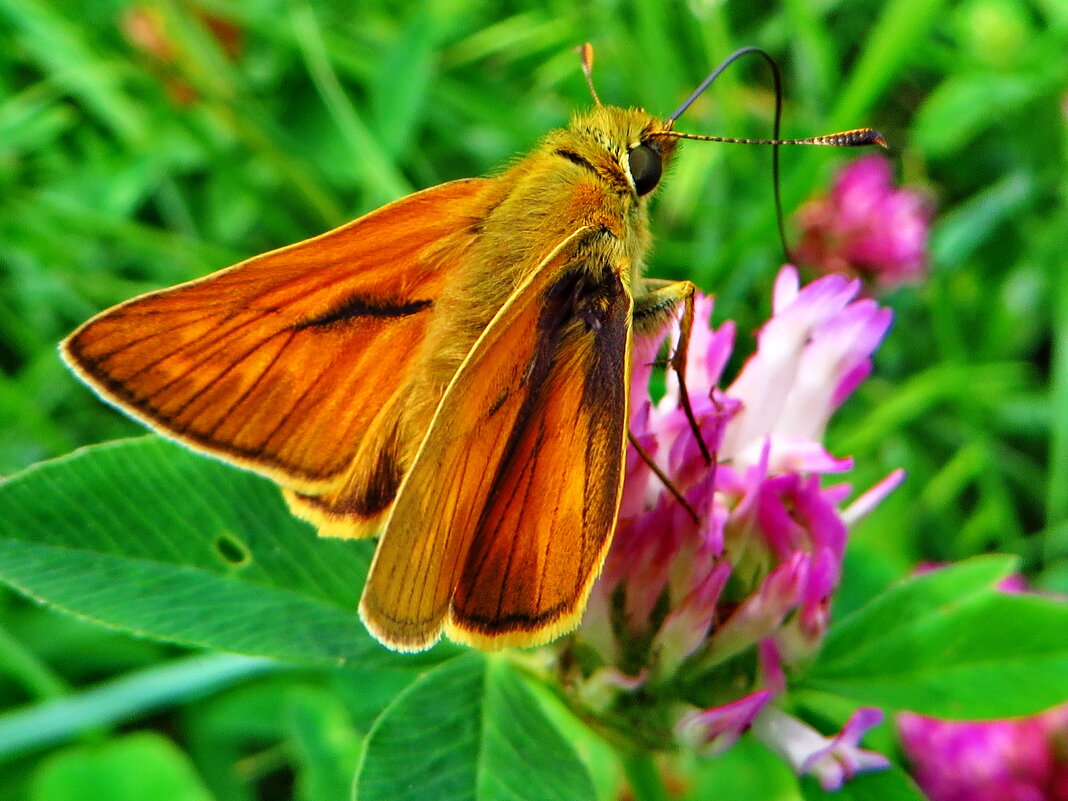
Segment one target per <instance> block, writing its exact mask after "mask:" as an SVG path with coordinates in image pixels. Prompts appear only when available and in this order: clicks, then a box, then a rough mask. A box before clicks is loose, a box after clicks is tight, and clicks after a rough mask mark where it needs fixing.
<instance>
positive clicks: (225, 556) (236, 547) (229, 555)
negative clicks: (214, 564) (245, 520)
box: [215, 533, 252, 567]
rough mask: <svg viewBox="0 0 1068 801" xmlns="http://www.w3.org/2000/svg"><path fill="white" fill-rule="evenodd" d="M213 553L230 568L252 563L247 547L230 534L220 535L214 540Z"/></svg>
mask: <svg viewBox="0 0 1068 801" xmlns="http://www.w3.org/2000/svg"><path fill="white" fill-rule="evenodd" d="M215 552H216V553H217V554H219V556H220V557H222V560H223V561H224V562H226V563H227V564H228V565H230V566H232V567H244V566H245V565H247V564H248V563H249V562H251V561H252V553H251V552H250V551H249V549H248V546H247V545H245V543H244V542H242V541H241V539H240V538H238V537H236V536H234V535H233V534H230V533H226V534H220V535H219V536H218V537H216V538H215Z"/></svg>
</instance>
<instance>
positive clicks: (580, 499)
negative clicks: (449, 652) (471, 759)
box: [61, 46, 877, 651]
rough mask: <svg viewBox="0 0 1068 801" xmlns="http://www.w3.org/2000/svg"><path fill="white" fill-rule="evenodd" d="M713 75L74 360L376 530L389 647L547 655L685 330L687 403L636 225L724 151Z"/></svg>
mask: <svg viewBox="0 0 1068 801" xmlns="http://www.w3.org/2000/svg"><path fill="white" fill-rule="evenodd" d="M744 52H748V49H747V50H746V51H739V53H736V54H735V55H734V56H732V59H731V60H733V58H736V57H737V56H738V55H740V54H744ZM729 61H730V60H728V62H725V64H726V63H729ZM583 64H584V68H585V71H586V75H587V79H589V74H590V65H591V64H592V51H590V50H589V49H588V46H587V48H584V49H583ZM724 66H725V65H724ZM721 69H722V67H721ZM716 74H718V71H717V72H716V73H713V75H712V76H710V79H709V81H706V82H705V84H703V85H702V87H701V88H700V89H699V90H698V91H697V92H695V93H694V94H693V95H692V96H691V98H690V100H689V101H687V103H686V104H684V105H683V106H682V107H681V108H680V109H679V110H678V111H677V112H676V113H675V114H673V115H672V116H670V117H668V118H666V119H661V118H658V117H657V116H654V115H652V114H649V113H647V112H645V111H644V110H641V109H624V108H618V107H614V106H607V105H602V104H601V103H600V101H599V99H598V98H597V95H596V92H595V91H593V86H592V81H590V88H591V91H592V92H593V96H594V100H595V101H596V105H595V106H594V107H593V108H592V109H591V110H589V111H587V112H583V113H579V114H576V115H575V116H574V118H573V119H572V121H571V123H570V125H568V126H567V127H566V128H561V129H559V130H554V131H551V132H550V133H549V134H547V135H546V136H545V137H544V138H543V139H542V140H541V142H540V143H539V144H538V145H537V146H536V147H535V148H534V150H533V151H532V152H531V153H530V154H528V155H527V156H526V157H524V158H523V159H522V160H520V161H518V162H516V163H515V164H513V166H511V167H509V168H508V169H506V170H504V171H503V172H501V173H499V174H497V175H495V176H493V177H488V178H475V179H468V180H457V181H452V182H449V183H446V184H442V185H440V186H436V187H433V188H430V189H425V190H423V191H420V192H416V193H414V194H412V195H409V196H407V197H404V198H402V199H400V200H397V201H395V202H393V203H390V204H388V205H386V206H384V207H382V208H380V209H378V210H376V211H373V212H371V213H369V214H367V215H365V216H363V217H360V218H359V219H357V220H354V221H353V222H350V223H348V224H347V225H343V226H341V227H340V228H337V229H335V230H333V231H330V232H328V233H325V234H322V235H321V236H317V237H314V238H312V239H308V240H306V241H304V242H300V243H297V244H294V245H290V246H288V247H283V248H280V249H278V250H274V251H271V252H269V253H265V254H263V255H259V256H256V257H254V258H251V259H248V260H247V261H243V262H241V263H240V264H237V265H234V266H232V267H229V268H227V269H224V270H221V271H219V272H216V273H214V274H211V275H208V276H206V277H204V278H199V279H196V280H193V281H190V282H188V283H184V284H180V285H178V286H175V287H172V288H169V289H163V290H160V291H156V292H150V293H148V294H145V295H142V296H140V297H136V298H133V299H132V300H129V301H126V302H125V303H121V304H119V305H118V306H115V307H114V308H112V309H109V310H107V311H104V312H103V313H101V314H99V315H97V316H95V317H93V318H92V319H90V320H89V321H88V322H86V323H85V324H83V325H82V326H81V327H80V328H78V329H77V330H76V331H75V332H74V333H72V334H71V335H70V336H69V337H68V338H67V339H66V340H65V341H64V342H63V343H62V345H61V353H62V355H63V358H64V359H65V361H66V362H67V364H68V365H69V366H70V367H71V369H72V370H73V371H74V372H75V373H76V374H77V375H78V376H79V377H80V378H81V379H82V380H83V381H85V382H86V383H87V384H88V385H89V386H90V387H91V388H92V389H94V390H95V391H96V392H97V393H98V394H99V395H100V396H101V397H102V398H103V399H105V400H106V401H108V402H110V403H112V404H114V405H115V406H117V407H118V408H120V409H121V410H123V411H124V412H126V413H127V414H129V415H131V416H132V417H134V418H136V419H138V420H140V421H141V422H143V423H144V424H146V425H147V426H149V427H150V428H152V429H153V430H155V431H157V432H159V433H160V434H162V435H163V436H166V437H169V438H171V439H173V440H176V441H178V442H180V443H182V444H184V445H187V446H188V447H190V448H192V449H194V450H197V451H200V452H203V453H206V454H210V455H212V456H214V457H217V458H219V459H221V460H223V461H225V462H229V463H231V464H234V465H237V466H239V467H242V468H245V469H248V470H251V471H253V472H256V473H259V474H261V475H264V476H266V477H268V478H269V479H271V480H273V481H275V482H277V483H278V484H279V485H280V486H281V488H282V491H283V493H284V495H285V498H286V500H287V502H288V504H289V507H290V509H291V510H292V512H293V513H294V514H295V515H297V516H299V517H301V518H303V519H305V520H308V521H310V522H311V523H313V524H314V525H315V526H317V527H318V530H319V533H320V534H323V535H326V536H332V537H366V536H372V535H374V534H378V533H380V534H381V538H380V541H379V543H378V545H377V549H376V551H375V555H374V559H373V562H372V564H371V568H370V572H369V575H368V579H367V583H366V586H365V588H364V591H363V596H362V599H361V601H360V607H359V612H360V615H361V617H362V619H363V621H364V622H365V624H366V626H367V628H368V630H369V631H370V632H371V634H373V635H374V636H375V637H376V638H377V639H378V640H379V641H381V642H382V643H383V644H384V645H386V646H388V647H389V648H392V649H395V650H398V651H419V650H423V649H426V648H429V647H430V646H431V645H433V644H434V643H435V642H436V641H437V640H438V639H439V638H440V637H441V635H442V634H443V633H444V634H446V635H447V636H448V637H449V638H450V639H452V640H455V641H457V642H461V643H466V644H469V645H472V646H476V647H479V648H485V649H496V648H501V647H504V646H509V645H524V646H526V645H536V644H540V643H544V642H547V641H549V640H552V639H554V638H556V637H558V636H560V635H562V634H564V633H566V632H569V631H571V630H572V629H574V628H575V627H576V626H577V624H578V622H579V619H580V617H581V614H582V611H583V609H584V607H585V605H586V601H587V598H588V596H589V594H590V590H591V587H592V585H593V583H594V581H595V579H596V578H597V575H598V573H599V571H600V568H601V566H602V564H603V562H604V559H605V555H606V553H607V550H608V547H609V545H610V543H611V541H612V534H613V531H614V528H615V522H616V512H617V509H618V507H619V503H620V496H621V492H622V486H623V473H624V470H623V464H624V456H625V449H626V444H627V420H628V408H627V407H628V393H629V389H628V388H629V380H630V372H631V358H632V357H631V353H632V346H633V342H634V340H635V338H636V337H655V336H659V335H661V334H662V332H663V331H664V329H665V326H666V325H667V324H668V323H669V322H670V321H671V320H672V319H674V318H675V316H676V314H679V316H680V319H681V325H680V330H681V333H680V338H679V342H678V343H677V344H676V347H675V350H674V355H673V357H672V359H671V362H670V363H671V367H672V368H673V369H674V370H675V371H676V372H677V373H678V375H679V378H680V384H681V385H682V387H683V388H684V387H685V381H684V371H685V353H686V345H687V341H688V336H689V327H690V321H692V318H693V298H694V292H695V288H694V285H693V284H692V283H690V282H688V281H681V282H677V283H671V282H665V281H657V280H652V279H648V278H645V277H643V274H642V270H643V266H644V264H645V260H646V256H647V254H648V252H649V247H650V236H649V229H648V206H649V200H650V198H651V197H652V196H653V194H654V193H655V190H656V189H657V187H658V185H659V183H660V179H661V176H662V174H663V172H664V169H665V167H666V166H667V165H668V164H669V163H670V162H671V159H672V157H673V155H674V153H675V150H676V146H677V143H678V140H679V139H680V138H695V139H716V138H715V137H702V136H698V135H690V134H681V133H678V132H676V131H674V130H673V123H674V120H675V118H677V117H678V115H679V114H681V113H682V111H684V110H685V108H686V107H687V106H688V105H689V103H691V102H693V99H694V98H696V97H697V95H698V94H700V92H702V91H703V90H704V87H705V86H707V84H708V83H709V82H710V81H711V78H714V77H715V75H716ZM873 135H874V136H877V134H874V132H870V131H868V129H862V130H859V131H851V132H845V133H843V134H833V135H829V136H827V137H817V138H815V139H811V140H792V141H795V142H798V143H800V142H802V141H803V142H806V143H811V144H867V143H871V142H872V141H877V140H875V139H873ZM776 136H777V131H776ZM726 141H735V140H726ZM760 141H764V142H767V143H772V144H777V143H779V142H780V140H777V139H776V140H760ZM680 312H681V313H680ZM681 399H682V402H683V403H684V404H685V405H686V408H687V409H688V408H689V407H688V400H687V396H686V394H685V391H683V392H682V393H681ZM690 418H691V422H693V421H692V412H690ZM694 425H696V423H694Z"/></svg>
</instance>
